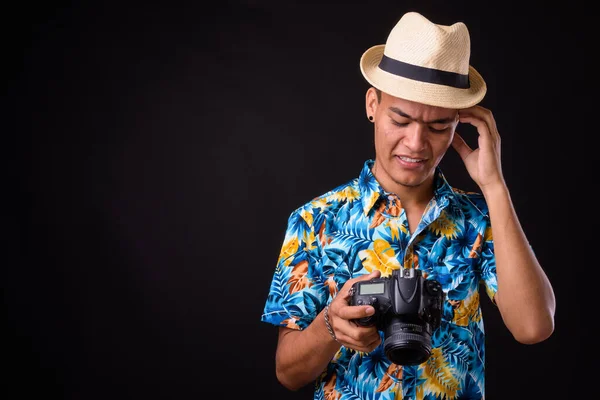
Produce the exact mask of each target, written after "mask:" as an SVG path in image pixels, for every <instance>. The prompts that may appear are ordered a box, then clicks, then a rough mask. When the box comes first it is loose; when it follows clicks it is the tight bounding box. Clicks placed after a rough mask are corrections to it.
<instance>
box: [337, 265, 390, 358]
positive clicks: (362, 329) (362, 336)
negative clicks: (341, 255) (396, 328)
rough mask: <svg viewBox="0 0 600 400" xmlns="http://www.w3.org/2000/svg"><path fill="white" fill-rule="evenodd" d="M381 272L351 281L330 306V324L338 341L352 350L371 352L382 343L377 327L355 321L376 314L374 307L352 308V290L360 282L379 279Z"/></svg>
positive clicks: (374, 272) (343, 287)
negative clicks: (350, 303) (350, 302)
mask: <svg viewBox="0 0 600 400" xmlns="http://www.w3.org/2000/svg"><path fill="white" fill-rule="evenodd" d="M380 275H381V273H380V271H377V270H376V271H373V272H371V273H370V274H368V275H363V276H360V277H358V278H354V279H349V280H348V281H347V282H346V283H345V284H344V286H342V289H341V290H340V291H339V293H338V295H337V296H336V297H335V299H333V301H332V302H331V304H330V305H329V323H330V325H331V328H332V329H333V332H334V333H335V336H336V338H337V341H338V342H339V343H340V344H341V345H343V346H345V347H347V348H350V349H354V350H357V351H363V352H367V353H368V352H371V351H373V350H375V348H377V346H379V344H380V343H381V336H380V335H379V331H378V330H377V328H376V327H375V326H360V325H358V324H357V323H356V322H354V320H357V319H359V318H365V317H369V316H371V315H373V314H374V313H375V308H373V306H369V305H365V306H351V305H349V300H350V296H351V295H350V289H351V288H352V286H353V285H354V283H356V282H358V281H365V280H370V279H373V278H379V277H380Z"/></svg>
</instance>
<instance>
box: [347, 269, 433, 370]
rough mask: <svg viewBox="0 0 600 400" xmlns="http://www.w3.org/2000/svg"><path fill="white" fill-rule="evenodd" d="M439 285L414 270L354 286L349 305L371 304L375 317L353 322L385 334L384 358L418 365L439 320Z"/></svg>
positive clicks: (405, 270) (399, 363)
mask: <svg viewBox="0 0 600 400" xmlns="http://www.w3.org/2000/svg"><path fill="white" fill-rule="evenodd" d="M444 298H445V294H444V292H443V291H442V285H441V284H440V283H439V282H438V281H436V280H433V279H425V278H423V276H422V274H421V271H420V270H418V269H414V268H400V269H397V270H394V271H393V272H392V275H391V276H389V277H386V278H373V279H370V280H366V281H359V282H356V283H354V285H353V286H352V288H351V289H350V305H356V306H364V305H371V306H373V307H374V308H375V314H373V315H371V316H369V317H365V318H360V319H356V320H354V322H356V323H357V324H358V325H361V326H372V325H375V326H376V327H377V329H378V330H380V331H383V332H384V342H383V348H384V352H385V355H386V356H387V357H388V359H390V361H392V362H393V363H395V364H398V365H419V364H421V363H422V362H424V361H426V360H427V359H428V358H429V356H430V355H431V334H432V332H433V331H434V330H436V329H437V328H438V327H439V326H440V324H441V320H442V304H443V302H444Z"/></svg>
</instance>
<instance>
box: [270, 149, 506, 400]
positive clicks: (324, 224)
mask: <svg viewBox="0 0 600 400" xmlns="http://www.w3.org/2000/svg"><path fill="white" fill-rule="evenodd" d="M372 166H373V160H367V161H366V162H365V163H364V166H363V169H362V171H361V173H360V176H359V177H358V178H357V179H353V180H351V181H350V182H348V183H346V184H344V185H341V186H339V187H337V188H336V189H334V190H331V191H329V192H327V193H325V194H323V195H322V196H319V197H317V198H315V199H313V200H312V201H310V202H309V203H306V204H304V205H303V206H301V207H299V208H298V209H296V210H295V211H294V212H292V213H291V215H290V217H289V220H288V227H287V231H286V233H285V238H284V241H283V245H282V248H281V253H280V256H279V260H278V262H277V265H276V268H275V272H274V275H273V280H272V282H271V285H270V291H269V295H268V298H267V301H266V304H265V307H264V313H263V314H262V316H261V320H262V321H264V322H267V323H271V324H273V325H277V326H284V327H288V328H292V329H299V330H302V329H304V328H306V327H307V326H308V325H309V324H310V323H311V321H313V320H314V319H315V317H316V316H317V315H318V314H319V313H320V312H321V310H323V308H324V307H325V306H326V305H327V304H328V303H329V302H331V300H332V299H333V297H334V296H335V295H336V293H337V292H338V290H339V289H340V288H341V287H342V286H343V285H344V283H345V282H346V281H347V280H348V279H351V278H353V277H357V276H360V275H362V274H367V273H369V272H371V271H373V270H375V269H378V270H380V271H381V276H382V277H387V276H390V275H391V271H393V270H395V269H398V268H401V267H404V268H418V269H420V270H421V272H422V274H423V276H424V277H425V278H427V279H436V280H437V281H439V282H440V283H441V284H442V288H443V291H444V293H445V300H444V304H443V308H442V323H441V325H440V327H439V328H437V329H436V330H435V331H433V333H432V337H431V345H432V349H431V356H430V357H429V358H428V359H427V360H426V361H425V362H423V363H422V364H420V365H417V366H401V365H396V364H394V363H392V362H391V361H390V360H389V359H388V358H387V357H386V355H385V353H384V349H383V339H384V336H383V332H380V334H381V335H382V344H381V345H379V347H378V348H377V349H375V350H374V351H372V352H370V353H364V352H358V351H355V350H352V349H349V348H346V347H344V346H342V347H341V348H340V349H339V351H338V352H337V354H335V356H334V358H333V359H332V360H331V362H330V363H329V365H328V367H327V368H326V370H325V371H323V373H322V374H321V375H320V376H319V377H318V378H317V380H316V382H315V392H314V399H319V400H320V399H327V400H330V399H331V400H332V399H336V400H346V399H353V400H356V399H370V400H379V399H381V400H383V399H404V400H408V399H410V400H415V399H419V400H442V399H444V400H463V399H483V398H484V389H485V387H484V356H485V350H484V326H483V319H482V315H481V307H480V292H479V287H480V283H483V286H484V287H485V290H486V292H487V295H488V296H490V298H491V299H492V300H493V298H494V295H495V293H496V290H497V281H496V264H495V260H494V246H493V242H492V233H491V227H490V220H489V216H488V211H487V205H486V203H485V201H484V198H483V196H482V195H481V194H477V193H470V192H464V191H461V190H458V189H455V188H452V187H451V186H450V185H449V184H448V182H447V181H446V179H445V178H444V176H443V174H442V172H441V170H440V169H439V168H438V169H437V170H436V175H435V179H434V185H435V193H434V196H433V198H432V199H431V201H430V203H429V205H428V206H427V208H426V210H425V213H424V214H423V217H422V219H421V221H420V223H419V225H418V226H417V228H416V229H415V230H414V232H413V233H412V234H411V233H410V232H409V229H408V221H407V218H406V213H405V211H404V209H403V208H402V203H401V199H399V198H398V197H397V196H396V195H394V194H392V193H389V192H386V191H385V190H383V188H382V187H381V186H380V185H379V183H378V182H377V180H376V179H375V177H374V176H373V174H372V173H371V167H372Z"/></svg>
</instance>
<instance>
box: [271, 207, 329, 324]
mask: <svg viewBox="0 0 600 400" xmlns="http://www.w3.org/2000/svg"><path fill="white" fill-rule="evenodd" d="M320 253H321V246H320V244H319V242H318V239H317V237H316V235H315V229H314V226H313V218H312V213H311V211H310V209H309V208H306V207H304V208H300V209H298V210H296V211H294V212H293V213H292V214H291V215H290V217H289V219H288V225H287V229H286V232H285V237H284V240H283V244H282V246H281V251H280V254H279V258H278V260H277V264H276V268H275V272H274V274H273V279H272V281H271V285H270V289H269V294H268V297H267V301H266V304H265V307H264V311H263V314H262V316H261V321H263V322H267V323H271V324H273V325H277V326H285V327H288V328H292V329H298V330H302V329H305V328H306V327H307V326H308V325H310V323H311V322H312V321H313V320H314V319H315V317H316V316H317V314H318V313H319V312H320V311H321V309H322V308H323V307H324V305H325V304H326V302H327V299H328V293H329V292H328V288H327V287H326V286H325V285H324V281H323V277H322V271H321V268H320V267H319V264H320V262H319V261H320V259H321V257H320V255H321V254H320Z"/></svg>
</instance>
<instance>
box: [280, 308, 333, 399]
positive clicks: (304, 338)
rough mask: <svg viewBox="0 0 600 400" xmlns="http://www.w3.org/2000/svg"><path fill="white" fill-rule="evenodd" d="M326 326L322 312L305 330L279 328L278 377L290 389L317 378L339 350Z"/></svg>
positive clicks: (300, 386) (297, 387)
mask: <svg viewBox="0 0 600 400" xmlns="http://www.w3.org/2000/svg"><path fill="white" fill-rule="evenodd" d="M339 348H340V344H339V343H338V342H336V341H335V340H333V338H332V337H331V336H330V335H329V332H328V331H327V328H326V326H325V321H324V318H323V312H321V313H320V314H319V315H318V316H317V318H315V320H314V321H313V322H312V323H311V324H310V325H309V326H308V327H307V328H306V329H304V330H302V331H297V330H293V329H289V328H280V332H279V342H278V345H277V355H276V369H277V379H278V380H279V381H280V382H281V384H282V385H284V386H285V387H287V388H288V389H291V390H298V389H300V388H302V387H303V386H305V385H307V384H308V383H310V382H312V381H314V380H315V379H316V378H317V377H318V376H319V375H320V374H321V373H322V372H323V371H324V370H325V368H326V367H327V364H328V363H329V361H331V359H332V358H333V356H334V355H335V353H336V352H337V351H338V350H339Z"/></svg>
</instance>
